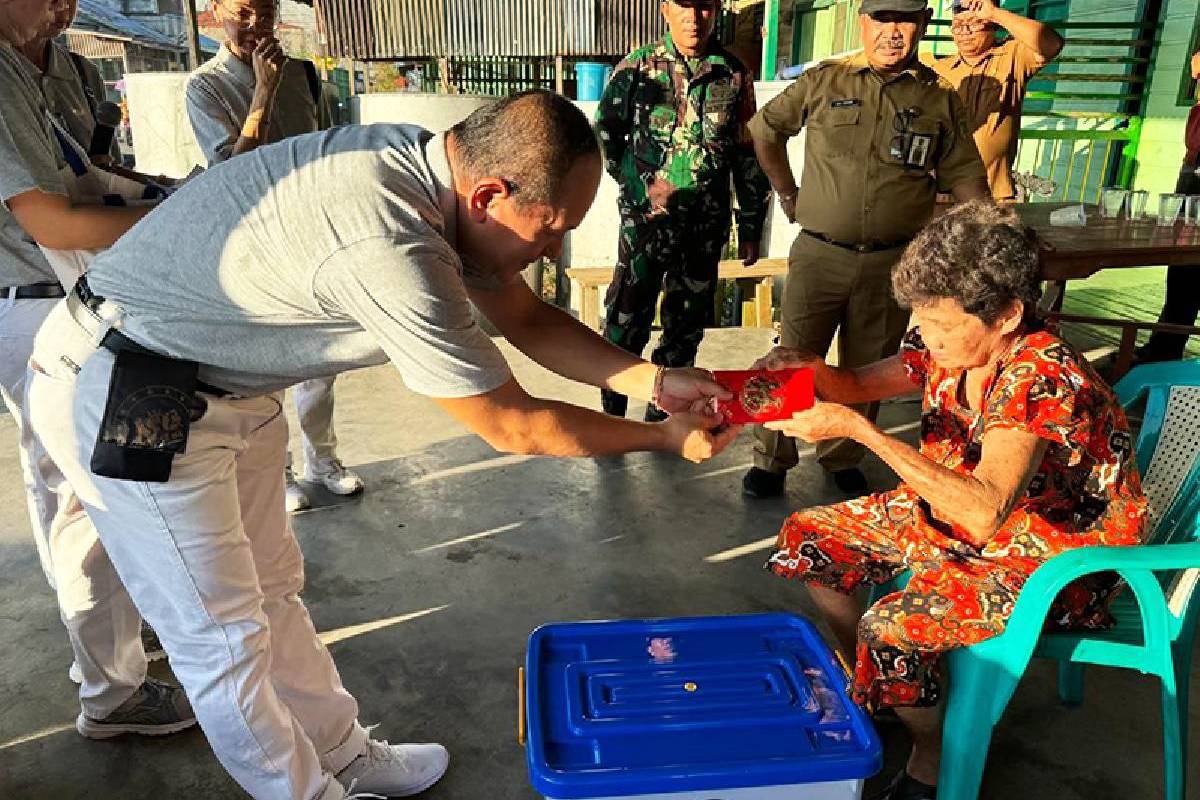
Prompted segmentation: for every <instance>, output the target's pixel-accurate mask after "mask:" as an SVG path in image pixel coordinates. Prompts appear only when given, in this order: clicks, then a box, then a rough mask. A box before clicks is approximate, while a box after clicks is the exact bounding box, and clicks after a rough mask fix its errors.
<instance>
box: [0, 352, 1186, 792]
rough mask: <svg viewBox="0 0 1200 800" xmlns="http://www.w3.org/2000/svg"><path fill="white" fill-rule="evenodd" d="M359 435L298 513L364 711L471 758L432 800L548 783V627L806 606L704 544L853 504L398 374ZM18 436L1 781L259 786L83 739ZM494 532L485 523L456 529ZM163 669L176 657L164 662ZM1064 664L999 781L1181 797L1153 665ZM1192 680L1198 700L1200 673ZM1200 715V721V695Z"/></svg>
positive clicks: (0, 423) (811, 481) (0, 539)
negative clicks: (505, 413) (532, 760)
mask: <svg viewBox="0 0 1200 800" xmlns="http://www.w3.org/2000/svg"><path fill="white" fill-rule="evenodd" d="M767 344H768V334H767V332H765V331H756V330H722V331H715V332H711V333H710V335H709V337H708V339H707V340H706V342H705V346H704V349H703V351H702V356H701V362H702V363H704V364H705V365H706V366H713V367H728V368H734V367H742V366H745V365H746V364H747V363H749V361H750V360H752V358H754V357H755V356H757V355H758V354H760V353H761V352H762V351H764V350H765V349H766V347H767ZM513 361H514V364H515V365H516V370H517V373H518V376H519V377H520V379H521V380H522V382H523V383H524V385H525V386H526V387H528V388H529V389H530V390H531V391H533V392H534V393H536V394H542V395H547V396H556V397H562V398H565V399H568V400H574V401H577V402H580V403H585V404H589V405H592V406H595V405H597V398H596V396H595V395H596V393H595V392H594V391H593V390H590V389H586V388H584V387H579V386H576V385H573V384H570V383H568V382H566V381H562V380H560V379H558V378H556V377H553V376H550V375H548V374H547V373H545V372H544V371H542V370H540V369H539V368H537V367H535V366H533V365H531V364H530V363H529V362H527V361H525V360H524V359H523V358H521V357H519V356H514V357H513ZM635 411H637V412H638V413H640V408H639V409H635ZM916 417H917V406H916V405H915V404H913V403H896V404H889V405H887V406H885V408H884V412H883V416H882V418H881V422H882V423H883V424H884V425H885V426H887V427H893V428H897V429H898V430H899V431H900V432H901V435H903V436H905V437H908V438H909V439H910V440H911V438H912V437H913V435H914V430H913V427H914V426H913V422H914V421H915V419H916ZM338 433H339V436H340V437H341V439H342V442H343V445H342V454H343V456H344V459H345V461H346V462H347V463H348V464H350V465H353V466H354V468H355V469H356V470H358V471H359V472H360V473H361V474H362V476H363V477H364V479H365V480H366V482H367V487H368V488H367V491H366V493H365V494H364V495H363V496H362V497H360V498H355V499H352V500H350V501H343V502H340V503H329V504H328V505H323V506H321V507H319V508H316V509H314V510H312V511H309V512H306V513H304V514H302V515H300V516H298V517H297V518H296V520H295V526H296V531H297V534H298V536H299V537H300V541H301V544H302V546H303V548H304V552H305V554H306V557H307V569H308V588H307V590H306V593H305V598H306V600H307V602H308V605H309V608H310V610H311V612H312V616H313V618H314V620H315V622H316V625H317V628H318V630H320V631H324V632H327V634H328V636H329V638H330V639H331V640H333V643H332V644H331V645H330V647H331V649H332V651H333V654H334V657H335V658H336V660H337V663H338V666H339V668H340V670H341V673H342V676H343V679H344V680H345V683H346V685H347V686H348V687H349V688H350V690H351V691H352V692H353V693H354V694H355V695H356V697H357V698H358V700H359V702H360V704H361V709H362V713H361V718H362V720H363V721H364V722H366V723H375V722H378V723H380V727H379V728H378V729H377V731H376V735H378V736H382V737H386V738H389V739H392V740H395V741H401V740H418V741H421V740H436V741H441V742H443V743H445V744H446V746H447V747H449V749H450V752H451V754H452V760H451V767H450V771H449V773H448V774H447V776H446V778H445V779H444V780H443V781H442V782H441V783H439V784H438V785H437V786H436V787H435V788H434V789H432V790H430V791H429V792H427V793H426V794H425V795H423V797H426V798H429V799H430V800H485V799H487V800H517V799H518V798H531V797H533V796H534V795H533V793H532V791H531V790H530V789H529V784H528V781H527V779H526V770H525V764H524V760H523V759H524V753H523V751H522V750H521V748H520V746H519V745H518V744H517V741H516V716H515V697H516V671H517V666H518V665H519V664H520V663H521V662H522V659H523V653H524V646H525V640H526V637H527V635H528V633H529V631H530V630H532V629H533V628H534V627H535V626H537V625H539V624H541V623H544V622H548V621H559V620H578V619H594V618H614V617H639V616H675V615H693V614H727V613H737V612H752V611H764V610H775V609H795V610H799V611H801V612H802V613H803V612H805V611H806V610H808V609H809V608H810V605H809V602H808V599H807V597H806V595H805V592H804V591H803V589H802V588H801V587H800V586H798V585H795V584H791V585H789V584H786V583H784V582H783V581H779V580H776V579H773V578H771V577H769V576H767V575H766V574H764V573H763V572H762V571H761V569H760V564H761V561H762V552H763V551H762V550H761V549H758V550H753V551H752V552H750V553H748V554H746V555H743V556H740V557H732V558H729V559H728V560H722V561H717V562H709V561H706V557H708V556H711V555H714V554H719V553H725V552H727V551H729V550H731V549H732V548H737V547H740V546H743V545H747V544H749V543H753V542H756V541H758V540H761V539H763V538H764V537H768V536H772V535H774V533H775V532H776V531H777V530H778V528H779V524H780V521H781V520H782V519H783V517H784V516H785V514H787V513H788V511H789V509H792V508H795V507H799V506H806V505H811V504H816V503H824V502H831V501H834V500H837V499H839V498H838V497H837V495H836V492H835V490H834V489H833V488H832V487H831V486H830V485H829V484H827V483H826V482H825V480H824V478H823V476H822V475H821V473H820V470H819V468H818V467H817V466H816V464H815V463H814V462H813V461H812V459H811V457H810V458H806V459H805V461H804V462H803V463H802V465H801V466H800V468H798V469H797V470H795V471H794V472H793V474H792V477H791V478H790V480H789V487H788V495H787V497H786V499H780V500H776V501H765V502H761V501H760V502H754V501H749V500H746V499H744V498H743V497H742V495H741V492H740V480H741V476H742V473H743V471H744V469H745V467H746V465H747V464H748V462H749V453H750V438H749V436H743V438H742V439H741V440H739V441H738V442H737V443H736V444H735V445H734V446H733V447H731V448H730V449H729V450H728V451H727V452H726V453H724V454H722V455H721V456H720V457H718V458H717V459H714V460H713V461H712V462H710V463H708V464H704V465H701V466H693V465H691V464H688V463H685V462H682V461H680V460H678V459H674V458H668V457H664V456H656V455H648V454H638V455H632V456H627V457H624V458H613V459H604V460H596V461H590V460H574V461H555V460H551V459H536V458H517V457H504V456H498V455H497V454H496V453H495V452H493V451H492V450H490V448H488V447H487V446H486V445H485V444H483V443H482V442H481V441H480V440H479V439H477V438H476V437H474V436H471V435H468V434H467V433H466V432H465V431H464V430H463V429H462V428H461V427H460V426H458V425H457V424H455V423H453V422H452V421H451V420H449V419H448V418H447V417H446V416H444V415H443V414H441V413H440V412H439V411H438V410H436V409H435V408H434V407H433V406H432V405H431V404H430V403H429V402H427V401H426V400H424V399H422V398H420V397H417V396H414V395H413V394H411V393H410V392H408V391H407V390H406V389H405V388H404V387H403V385H402V384H401V382H400V380H399V378H398V376H397V375H396V374H395V372H394V371H393V370H391V369H390V368H379V369H373V370H367V371H361V372H357V373H353V374H349V375H346V376H345V377H344V378H342V379H341V380H340V381H339V384H338ZM12 440H13V430H12V424H11V420H9V419H8V418H7V417H0V442H3V447H0V475H2V476H3V480H0V642H3V643H4V646H3V647H2V648H0V696H2V697H3V713H2V714H0V798H5V799H6V800H7V799H8V798H13V799H14V800H15V799H16V798H20V799H21V800H25V799H26V798H28V800H36V799H38V798H56V800H70V799H72V798H90V799H93V800H107V799H109V798H112V799H113V800H116V799H117V798H120V800H141V799H142V798H147V799H148V798H163V797H168V798H183V797H204V798H208V799H211V800H217V799H219V798H237V797H242V796H243V795H242V793H241V792H240V790H239V789H238V787H237V786H236V785H235V784H234V783H233V782H232V781H231V780H230V779H229V778H228V777H227V776H226V775H225V773H224V772H223V770H222V769H221V767H220V766H219V765H218V764H217V762H216V760H215V759H214V758H213V756H212V754H211V751H210V750H209V748H208V746H207V744H206V742H205V740H204V737H203V736H202V734H201V733H200V732H199V731H198V730H192V731H190V732H187V733H183V734H180V735H177V736H173V737H167V738H164V739H159V740H144V739H137V738H135V737H124V738H122V739H118V740H114V741H109V742H90V741H87V740H84V739H82V738H81V737H80V736H79V735H78V734H76V733H75V731H74V728H73V725H72V724H73V720H74V718H75V715H76V713H77V712H78V705H77V703H76V700H75V696H74V686H73V684H71V683H70V682H69V681H68V679H67V674H66V673H67V665H68V664H69V662H70V658H71V657H70V651H69V647H68V645H67V642H66V638H65V636H64V635H63V631H62V627H61V625H60V623H59V621H58V617H57V612H56V610H55V606H54V603H53V601H52V598H51V595H50V593H49V590H48V589H47V587H46V584H45V581H44V579H43V577H42V575H41V572H40V570H39V568H38V564H37V558H36V555H35V552H34V548H33V544H32V541H31V539H30V536H29V533H28V524H27V521H26V518H25V515H24V504H23V501H22V499H21V493H20V490H19V479H18V472H17V464H16V456H15V448H14V447H13V446H12V444H11V443H12ZM867 472H868V473H869V475H870V476H871V477H872V478H873V479H874V480H876V481H877V482H878V484H879V485H880V486H885V485H890V483H891V481H892V480H894V479H893V478H892V477H891V476H890V473H889V472H888V471H887V470H886V468H884V467H883V466H882V465H880V464H879V463H878V462H875V461H871V462H869V463H868V465H867ZM323 499H324V500H325V501H327V502H328V501H331V500H332V498H330V497H328V496H326V497H324V498H323ZM477 534H485V535H480V536H478V538H474V539H471V540H469V541H462V542H458V543H455V541H456V540H460V539H462V538H463V537H470V536H474V535H477ZM155 672H156V674H169V673H168V672H167V671H165V669H164V668H163V667H161V666H158V665H156V667H155ZM1053 678H1054V675H1053V670H1052V668H1051V667H1050V666H1049V665H1046V664H1037V665H1035V666H1034V667H1033V668H1032V669H1031V670H1030V673H1029V675H1028V677H1027V679H1026V680H1025V682H1024V683H1023V684H1022V686H1021V687H1020V689H1019V691H1018V693H1017V695H1016V697H1015V698H1014V700H1013V702H1012V704H1011V706H1010V707H1009V710H1008V714H1007V715H1006V716H1005V718H1004V720H1003V721H1002V722H1001V724H1000V726H999V728H998V730H997V733H996V740H995V742H994V745H993V747H992V752H991V760H990V762H989V768H988V772H987V775H986V776H985V781H984V789H983V794H982V795H981V797H983V798H997V799H998V798H1011V797H1017V796H1020V797H1022V798H1024V800H1043V799H1045V800H1049V799H1050V798H1053V800H1084V799H1085V798H1086V800H1131V799H1136V800H1143V798H1154V797H1160V796H1161V795H1162V779H1161V775H1160V771H1161V764H1162V755H1161V744H1160V742H1161V739H1160V736H1161V734H1160V722H1159V712H1158V695H1157V686H1156V684H1155V683H1154V681H1152V680H1151V679H1148V678H1146V677H1144V676H1140V675H1134V674H1129V673H1126V672H1121V671H1116V670H1105V669H1094V670H1093V671H1092V672H1090V673H1089V679H1088V680H1089V688H1088V698H1087V702H1086V703H1085V705H1084V706H1083V707H1082V708H1079V709H1067V708H1064V707H1062V706H1060V705H1058V704H1057V702H1056V697H1055V690H1054V681H1053ZM1192 686H1193V694H1194V695H1195V694H1200V686H1197V679H1196V678H1193V680H1192ZM1194 708H1196V706H1195V705H1194ZM1191 716H1192V724H1193V728H1194V729H1195V728H1196V723H1197V722H1198V721H1200V720H1198V719H1197V717H1198V716H1200V713H1198V710H1194V711H1193V712H1192V715H1191ZM882 735H883V737H884V741H885V743H886V747H887V762H888V763H887V766H886V767H885V770H884V772H883V773H881V775H880V776H877V777H876V778H875V779H874V780H873V781H872V783H871V784H870V786H871V787H872V788H874V787H876V786H880V785H882V784H883V783H884V782H885V781H886V780H887V778H888V777H889V776H890V775H891V774H892V772H893V771H894V770H895V769H896V768H898V766H899V765H900V764H901V763H902V762H903V758H904V756H905V752H906V749H905V748H906V742H905V740H904V735H903V734H902V733H901V732H900V731H899V730H896V729H894V728H885V729H884V730H883V731H882ZM1193 741H1195V738H1193ZM1197 762H1200V759H1197V758H1193V759H1192V764H1191V765H1190V772H1189V778H1190V786H1191V788H1192V789H1193V791H1195V790H1196V789H1197V787H1198V785H1200V768H1198V763H1197ZM1193 796H1198V795H1193Z"/></svg>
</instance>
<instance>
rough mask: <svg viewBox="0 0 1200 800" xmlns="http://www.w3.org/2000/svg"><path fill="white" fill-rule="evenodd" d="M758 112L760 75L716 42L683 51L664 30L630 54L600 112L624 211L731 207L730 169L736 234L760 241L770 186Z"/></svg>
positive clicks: (643, 216) (633, 215)
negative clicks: (759, 148) (753, 121)
mask: <svg viewBox="0 0 1200 800" xmlns="http://www.w3.org/2000/svg"><path fill="white" fill-rule="evenodd" d="M754 112H755V102H754V80H753V76H752V75H751V73H750V71H749V70H748V69H746V67H745V66H744V65H743V64H742V62H741V61H739V60H738V59H737V58H736V57H735V56H734V55H732V54H731V53H729V52H727V51H725V50H724V49H723V48H722V47H721V46H720V45H718V44H715V43H712V44H710V45H709V47H708V50H707V51H706V52H705V54H704V55H702V56H700V57H699V58H697V59H685V58H684V57H683V56H682V55H680V54H679V52H678V51H677V50H676V49H675V45H674V44H673V43H672V41H671V35H670V34H667V35H666V36H665V37H664V38H662V39H660V40H658V41H657V42H654V43H653V44H649V45H646V46H645V47H641V48H638V49H637V50H634V51H633V52H632V53H630V54H629V55H628V56H626V57H625V59H624V60H623V61H622V62H621V63H620V64H618V65H617V68H616V69H615V70H614V71H613V75H612V79H611V80H609V82H608V86H606V87H605V89H604V95H603V97H601V99H600V107H599V108H598V109H597V111H596V127H597V130H598V132H599V134H600V141H601V142H602V143H603V145H604V159H605V166H606V168H607V169H608V172H609V174H610V175H612V177H613V178H614V179H615V180H616V181H617V185H618V186H619V187H620V198H619V200H618V205H619V206H620V209H621V213H622V215H624V216H625V217H626V218H629V219H633V220H634V221H638V220H648V219H652V218H656V217H659V216H662V215H665V214H671V213H673V212H695V211H697V210H701V209H704V208H709V209H713V208H717V209H728V207H729V180H730V176H731V174H732V177H733V185H734V190H735V192H736V194H737V201H738V237H739V239H740V240H741V241H758V240H759V238H760V237H761V235H762V229H763V220H764V218H765V217H766V213H767V203H768V195H769V193H770V190H771V186H770V183H769V182H768V181H767V176H766V175H765V174H764V173H763V171H762V168H761V167H759V165H758V161H757V159H755V157H754V146H753V142H752V141H751V138H750V133H749V131H748V130H747V127H746V125H747V123H748V122H749V121H750V118H751V117H753V116H754Z"/></svg>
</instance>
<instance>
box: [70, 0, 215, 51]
mask: <svg viewBox="0 0 1200 800" xmlns="http://www.w3.org/2000/svg"><path fill="white" fill-rule="evenodd" d="M70 29H71V30H73V31H78V32H80V33H90V34H94V35H96V36H106V37H109V38H112V39H123V40H125V41H132V42H137V43H138V44H141V45H144V46H146V47H154V48H158V49H160V50H169V51H171V52H176V53H181V52H183V51H185V50H186V49H187V45H186V44H185V43H184V42H179V41H176V40H175V39H173V38H172V37H170V36H168V35H166V34H165V33H163V32H162V31H158V30H155V29H154V28H151V27H150V26H149V25H147V24H145V23H144V22H141V21H139V20H137V19H134V18H133V17H127V16H125V15H124V14H122V13H121V12H119V11H116V10H114V9H113V8H112V7H110V6H108V5H106V4H105V3H103V2H101V0H79V11H78V13H77V14H76V15H75V21H74V22H73V23H71V28H70ZM220 47H221V43H220V42H218V41H216V40H214V39H211V38H210V37H208V36H201V37H200V49H201V50H203V51H204V52H206V53H215V52H217V50H219V49H220Z"/></svg>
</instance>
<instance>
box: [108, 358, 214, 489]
mask: <svg viewBox="0 0 1200 800" xmlns="http://www.w3.org/2000/svg"><path fill="white" fill-rule="evenodd" d="M198 370H199V365H198V364H197V363H196V362H195V361H177V360H175V359H173V358H165V357H163V356H159V355H154V354H149V353H139V352H135V351H132V350H123V351H121V352H118V353H117V354H116V363H115V364H113V370H112V378H111V379H110V380H109V384H108V402H107V403H106V404H105V406H104V418H103V419H101V421H100V433H99V434H98V435H97V437H96V447H95V449H94V450H92V464H91V466H92V472H93V473H95V474H96V475H100V476H102V477H105V478H116V479H117V480H125V481H144V482H147V483H166V481H167V479H168V478H170V477H171V460H172V459H173V458H174V457H175V455H176V454H177V453H182V452H183V451H184V450H185V449H186V447H187V437H188V428H189V427H190V426H191V424H192V422H193V421H195V420H197V419H199V418H200V417H201V416H202V415H203V414H204V411H205V406H206V404H205V402H204V400H203V399H202V398H200V397H198V396H197V395H196V373H197V371H198Z"/></svg>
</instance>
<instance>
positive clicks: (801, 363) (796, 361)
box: [750, 345, 825, 369]
mask: <svg viewBox="0 0 1200 800" xmlns="http://www.w3.org/2000/svg"><path fill="white" fill-rule="evenodd" d="M824 365H825V360H824V359H823V358H821V357H820V356H819V355H817V354H816V353H813V352H810V351H808V350H801V349H800V348H799V347H781V346H778V345H776V346H775V347H772V348H771V351H770V352H769V353H767V354H766V355H765V356H763V357H762V358H760V359H759V360H758V361H755V362H754V364H752V365H751V367H750V368H751V369H797V368H799V367H811V368H813V369H815V368H816V367H818V366H824Z"/></svg>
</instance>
